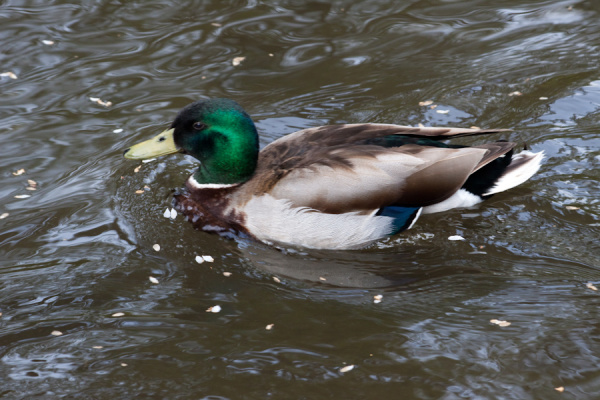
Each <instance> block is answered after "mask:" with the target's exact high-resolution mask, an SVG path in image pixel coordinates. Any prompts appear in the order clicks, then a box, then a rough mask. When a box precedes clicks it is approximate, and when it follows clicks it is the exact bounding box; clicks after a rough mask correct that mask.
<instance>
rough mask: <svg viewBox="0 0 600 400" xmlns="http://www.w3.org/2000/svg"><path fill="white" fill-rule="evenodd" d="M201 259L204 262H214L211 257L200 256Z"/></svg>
mask: <svg viewBox="0 0 600 400" xmlns="http://www.w3.org/2000/svg"><path fill="white" fill-rule="evenodd" d="M202 259H203V260H204V261H206V262H214V261H215V259H214V258H212V257H211V256H202Z"/></svg>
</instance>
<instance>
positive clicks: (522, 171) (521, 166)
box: [483, 150, 544, 196]
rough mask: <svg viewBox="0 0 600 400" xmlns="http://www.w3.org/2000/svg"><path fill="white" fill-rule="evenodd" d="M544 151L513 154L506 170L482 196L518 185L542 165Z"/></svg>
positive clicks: (526, 151)
mask: <svg viewBox="0 0 600 400" xmlns="http://www.w3.org/2000/svg"><path fill="white" fill-rule="evenodd" d="M543 159H544V152H543V151H540V152H539V153H533V152H531V151H528V150H525V151H522V152H520V153H519V154H517V155H515V156H514V157H513V159H512V161H511V163H510V165H509V166H508V167H507V168H506V172H504V174H503V175H502V176H501V177H500V178H499V179H498V180H497V181H496V184H495V185H494V186H492V187H491V188H490V190H488V191H487V192H486V193H484V194H483V195H484V196H489V195H492V194H495V193H500V192H504V191H505V190H508V189H512V188H514V187H515V186H518V185H520V184H521V183H523V182H525V181H526V180H528V179H529V178H531V177H532V176H533V175H534V174H535V173H536V172H537V171H538V170H539V169H540V166H541V165H542V160H543Z"/></svg>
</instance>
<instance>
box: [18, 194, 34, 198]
mask: <svg viewBox="0 0 600 400" xmlns="http://www.w3.org/2000/svg"><path fill="white" fill-rule="evenodd" d="M28 197H31V195H30V194H18V195H16V196H15V199H26V198H28Z"/></svg>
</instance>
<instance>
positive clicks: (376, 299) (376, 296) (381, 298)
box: [373, 294, 383, 304]
mask: <svg viewBox="0 0 600 400" xmlns="http://www.w3.org/2000/svg"><path fill="white" fill-rule="evenodd" d="M381 300H383V296H382V295H380V294H378V295H375V296H373V303H375V304H378V303H381Z"/></svg>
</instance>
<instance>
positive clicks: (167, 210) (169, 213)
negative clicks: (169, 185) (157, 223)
mask: <svg viewBox="0 0 600 400" xmlns="http://www.w3.org/2000/svg"><path fill="white" fill-rule="evenodd" d="M163 217H165V218H171V211H170V210H169V209H168V208H167V209H166V210H165V212H164V213H163Z"/></svg>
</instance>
